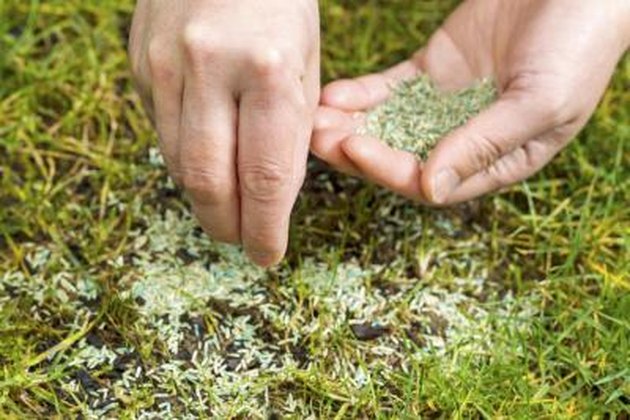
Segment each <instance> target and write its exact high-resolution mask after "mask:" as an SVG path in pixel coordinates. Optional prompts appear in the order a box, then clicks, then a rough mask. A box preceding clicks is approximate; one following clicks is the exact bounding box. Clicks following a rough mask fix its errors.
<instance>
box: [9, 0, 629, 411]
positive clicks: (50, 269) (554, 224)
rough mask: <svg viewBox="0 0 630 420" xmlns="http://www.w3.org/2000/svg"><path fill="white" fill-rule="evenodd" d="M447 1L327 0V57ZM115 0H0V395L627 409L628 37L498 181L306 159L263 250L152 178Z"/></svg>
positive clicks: (373, 407) (156, 404)
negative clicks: (194, 214) (577, 105)
mask: <svg viewBox="0 0 630 420" xmlns="http://www.w3.org/2000/svg"><path fill="white" fill-rule="evenodd" d="M383 3H386V5H384V4H383ZM377 6H378V7H377ZM451 7H452V4H449V2H446V1H422V2H419V1H416V0H396V1H388V2H376V1H358V0H357V1H354V0H352V1H351V0H347V1H341V0H336V1H332V0H330V1H326V2H324V4H323V19H324V26H325V28H324V29H325V38H326V40H325V51H324V75H325V77H326V79H330V78H333V77H338V76H344V75H356V74H360V73H362V72H365V71H369V70H374V69H378V68H381V67H383V66H385V65H387V64H391V63H393V62H395V61H397V60H399V59H401V58H402V57H404V56H405V55H406V54H408V53H410V52H411V51H413V50H414V49H415V48H416V47H417V46H418V45H419V44H421V43H422V42H424V41H426V38H427V36H428V35H429V34H430V33H431V31H432V30H433V29H434V28H435V27H436V25H437V24H438V23H439V21H440V20H441V19H443V17H444V16H445V15H446V13H447V12H448V10H449V9H450V8H451ZM131 8H132V5H131V2H130V1H124V2H118V1H78V0H76V1H46V2H38V1H31V2H21V1H2V2H0V16H2V18H1V19H0V52H1V54H0V81H1V82H0V183H1V184H0V417H2V418H7V417H8V418H27V417H51V416H55V415H56V416H60V417H67V416H78V415H79V414H82V415H83V416H87V417H98V416H102V415H104V414H107V415H109V416H111V417H123V418H131V417H144V418H151V417H152V416H157V415H159V416H160V417H161V418H169V417H175V418H185V417H204V416H211V415H214V416H217V417H220V418H226V417H236V416H241V417H252V418H260V417H267V416H273V415H275V416H280V417H296V418H302V417H304V416H306V415H309V414H310V415H314V416H317V417H323V418H328V417H330V418H334V417H336V418H346V417H365V416H367V417H374V416H380V417H390V416H395V417H403V418H404V417H416V416H418V415H423V416H427V417H435V416H446V417H450V416H456V417H470V416H484V417H485V416H487V417H495V416H501V415H504V416H515V417H540V416H545V417H553V418H556V417H572V416H574V415H576V414H585V415H586V416H591V415H598V416H602V415H605V414H606V413H610V414H616V415H620V416H621V418H623V417H624V416H626V418H627V415H628V411H627V410H628V408H627V407H628V405H629V404H630V367H629V363H628V361H629V360H630V350H629V347H630V346H629V340H630V333H629V332H630V294H629V293H628V291H629V290H630V280H629V277H628V273H629V272H630V258H629V254H628V245H629V239H630V236H629V234H630V206H628V203H629V202H630V197H629V195H630V185H629V182H630V177H629V175H630V174H629V172H630V171H629V168H630V157H629V154H628V139H629V138H630V127H629V124H630V98H629V93H628V92H630V62H629V61H630V60H627V59H626V60H625V61H624V62H623V63H622V65H621V66H620V68H619V70H618V72H617V75H616V78H615V81H614V82H613V84H612V87H611V89H610V90H609V92H608V93H607V95H606V97H605V99H604V100H603V103H602V105H601V107H600V108H599V110H598V112H597V114H596V115H595V116H594V118H593V120H592V122H591V123H590V124H589V126H588V128H587V129H586V130H585V131H584V132H583V133H582V134H581V135H580V137H579V139H578V140H577V141H576V142H574V143H573V145H572V146H571V147H570V148H569V149H568V150H567V151H566V152H565V153H564V154H563V155H562V156H561V157H560V158H558V159H557V160H556V161H555V162H554V163H553V164H552V165H550V166H549V167H548V168H547V169H546V170H545V171H544V172H543V173H541V174H540V175H538V176H537V177H536V178H534V179H533V180H531V181H530V182H529V183H527V184H523V185H520V186H517V187H515V188H513V189H512V190H510V191H509V192H506V193H505V194H502V195H499V196H495V197H490V198H486V199H483V200H481V201H479V202H476V203H472V204H470V205H466V206H463V207H459V208H455V209H451V210H447V211H435V210H426V209H422V208H417V207H414V206H412V205H410V204H408V203H406V202H404V201H402V200H400V199H398V198H395V197H393V196H391V195H390V194H388V193H386V192H383V191H380V190H378V189H377V188H375V187H373V186H370V185H366V184H364V183H362V182H360V181H356V180H351V179H348V178H346V177H343V176H340V175H336V174H334V173H332V172H330V171H328V170H327V169H326V168H325V167H324V166H323V165H321V164H318V163H315V162H314V163H312V164H311V167H310V172H309V176H308V181H307V186H306V188H305V190H304V192H303V194H302V196H301V198H300V201H299V203H298V206H297V209H296V212H295V217H294V224H293V229H292V240H291V249H290V252H289V256H288V259H287V261H286V263H285V264H284V265H283V266H282V267H280V268H278V269H276V270H273V271H269V272H265V271H261V270H258V269H256V268H254V267H252V266H250V265H248V264H247V262H246V261H245V260H244V259H243V257H242V255H241V254H240V252H239V251H238V250H237V249H232V248H225V247H222V246H218V245H216V244H212V243H210V242H209V241H208V240H207V239H205V238H204V237H203V235H201V234H200V232H199V229H198V228H196V227H195V223H194V221H192V220H191V218H190V216H189V214H188V212H187V209H186V204H185V201H184V200H183V199H182V198H181V196H180V194H179V193H178V192H177V191H176V190H175V189H174V188H173V187H172V185H170V184H169V182H168V180H167V178H166V176H165V172H164V169H163V166H162V165H161V163H160V159H159V157H158V155H157V153H156V151H155V149H154V144H155V139H154V135H153V133H152V131H151V129H150V127H149V125H148V124H147V121H146V119H145V118H144V116H143V113H142V111H141V110H140V109H139V106H138V100H137V97H136V96H135V95H134V93H133V92H132V89H131V87H130V84H129V80H128V70H127V63H126V57H125V53H124V41H123V40H124V36H125V31H126V28H127V26H128V23H129V14H130V12H131ZM576 93H577V94H579V92H576Z"/></svg>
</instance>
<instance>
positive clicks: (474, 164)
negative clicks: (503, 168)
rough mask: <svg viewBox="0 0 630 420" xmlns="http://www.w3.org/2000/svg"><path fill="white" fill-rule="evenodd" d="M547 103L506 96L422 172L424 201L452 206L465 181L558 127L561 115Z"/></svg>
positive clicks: (444, 143) (441, 148) (450, 139)
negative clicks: (452, 198)
mask: <svg viewBox="0 0 630 420" xmlns="http://www.w3.org/2000/svg"><path fill="white" fill-rule="evenodd" d="M545 102H546V101H544V100H541V99H540V98H536V97H535V95H532V94H531V93H524V92H510V91H507V92H505V93H504V94H503V95H502V96H501V97H500V98H499V99H498V100H497V101H496V102H495V103H494V104H492V105H491V106H490V107H489V108H488V109H486V110H485V111H483V112H482V113H481V114H479V115H478V116H477V117H475V118H473V119H472V120H470V121H469V122H468V123H467V124H465V125H464V126H462V127H460V128H458V129H456V130H455V131H453V132H452V133H451V134H449V135H447V136H446V137H445V138H444V139H442V140H441V141H440V142H439V143H438V145H437V146H436V148H435V149H434V150H433V151H432V152H431V154H430V156H429V159H428V161H427V163H426V165H425V167H424V171H423V174H422V182H421V187H422V192H423V196H424V197H425V198H426V199H427V200H428V201H429V202H432V203H434V204H438V205H440V204H448V203H449V198H450V197H451V196H452V194H453V193H454V192H455V191H456V190H457V189H458V188H459V187H460V186H461V185H462V183H464V181H465V180H466V179H468V178H470V177H471V176H473V175H475V174H476V173H478V172H480V171H484V170H486V169H488V168H490V167H491V166H492V165H493V164H494V163H495V162H496V161H497V160H498V159H500V158H501V157H502V156H504V155H506V154H508V153H510V152H511V151H513V150H514V149H516V148H518V147H520V146H522V145H523V144H525V143H526V142H527V141H528V140H530V139H532V138H535V137H537V136H539V135H541V134H543V133H545V132H547V131H549V130H550V129H552V128H553V127H554V126H556V125H557V124H558V118H557V115H558V112H554V110H552V109H551V107H550V106H549V103H545ZM490 190H491V188H488V191H490Z"/></svg>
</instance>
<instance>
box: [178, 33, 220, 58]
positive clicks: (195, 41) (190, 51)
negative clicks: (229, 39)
mask: <svg viewBox="0 0 630 420" xmlns="http://www.w3.org/2000/svg"><path fill="white" fill-rule="evenodd" d="M182 46H183V50H184V53H185V54H186V57H187V58H188V60H189V61H190V62H191V63H192V64H202V63H204V62H207V61H208V60H211V59H212V58H213V57H215V56H216V54H217V53H218V52H219V48H220V45H219V43H218V42H217V41H216V39H215V36H214V35H213V34H212V33H210V31H208V30H207V29H206V28H204V27H202V26H201V25H198V24H191V25H188V26H187V27H185V28H184V31H183V34H182Z"/></svg>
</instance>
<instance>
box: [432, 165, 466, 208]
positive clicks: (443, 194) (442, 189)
mask: <svg viewBox="0 0 630 420" xmlns="http://www.w3.org/2000/svg"><path fill="white" fill-rule="evenodd" d="M459 183H460V179H459V176H458V175H457V174H456V173H455V171H453V170H452V169H450V168H447V169H442V170H441V171H440V172H438V173H437V175H436V176H435V177H434V178H433V188H432V191H431V195H432V197H433V201H434V202H435V203H436V204H444V203H446V201H447V200H448V198H449V196H450V195H451V194H452V193H453V191H455V188H457V186H458V185H459Z"/></svg>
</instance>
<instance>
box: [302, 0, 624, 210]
mask: <svg viewBox="0 0 630 420" xmlns="http://www.w3.org/2000/svg"><path fill="white" fill-rule="evenodd" d="M629 31H630V2H624V1H617V0H581V1H575V0H519V1H506V0H469V1H466V2H463V3H462V4H461V5H460V7H459V8H458V9H456V10H455V12H454V13H453V14H452V15H451V16H450V17H449V18H448V20H447V21H446V22H445V23H444V25H443V26H442V27H441V28H440V29H439V30H438V31H437V32H436V33H435V34H434V35H433V36H432V37H431V39H430V41H429V43H428V45H427V46H426V47H425V48H422V49H421V50H420V51H418V52H417V53H416V54H415V55H414V56H413V57H412V58H411V59H409V60H408V61H405V62H403V63H401V64H398V65H397V66H395V67H393V68H391V69H388V70H386V71H384V72H382V73H376V74H370V75H367V76H362V77H359V78H357V79H353V80H339V81H335V82H333V83H331V84H329V85H328V86H326V87H325V88H324V91H323V94H322V106H321V107H320V108H319V111H318V115H317V117H316V123H315V133H314V136H313V142H312V145H311V149H312V151H313V153H314V154H315V155H317V156H319V157H320V158H322V159H324V160H326V161H327V162H329V163H330V164H331V165H333V166H334V167H336V168H337V169H339V170H341V171H344V172H347V173H350V174H356V175H361V176H364V177H366V178H368V179H370V180H372V181H374V182H376V183H378V184H381V185H383V186H385V187H387V188H390V189H391V190H394V191H396V192H398V193H400V194H402V195H404V196H406V197H409V198H411V199H415V200H419V201H422V202H425V203H427V204H435V205H448V204H454V203H458V202H462V201H466V200H469V199H472V198H475V197H478V196H480V195H483V194H485V193H488V192H492V191H495V190H498V189H501V188H503V187H506V186H508V185H511V184H513V183H516V182H518V181H521V180H523V179H526V178H527V177H529V176H531V175H532V174H534V173H535V172H537V171H538V170H539V169H541V168H542V167H543V166H544V165H546V164H547V163H548V162H549V161H550V160H551V159H552V158H553V157H554V156H555V155H556V154H557V153H558V152H559V151H560V150H561V149H562V148H564V147H565V146H566V145H567V143H568V142H569V141H570V140H571V139H572V138H573V137H574V136H575V135H576V134H577V133H578V132H579V130H580V129H581V128H582V127H583V126H584V125H585V124H586V122H587V121H588V119H589V117H590V116H591V114H592V113H593V111H594V109H595V107H596V106H597V103H598V101H599V100H600V98H601V97H602V95H603V92H604V91H605V89H606V86H607V84H608V83H609V80H610V78H611V76H612V74H613V72H614V69H615V66H616V64H617V62H618V61H619V59H620V57H621V56H622V55H623V54H624V52H625V50H626V49H627V48H628V45H629V43H630V33H629ZM419 73H426V74H428V75H429V76H430V77H431V78H432V79H433V80H434V81H435V82H436V84H437V85H438V86H439V87H440V88H441V89H443V90H447V91H451V90H458V89H461V88H464V87H467V86H469V85H470V84H472V83H473V82H474V81H475V80H476V79H480V78H485V77H491V78H494V80H495V81H496V83H497V86H498V88H499V91H500V95H499V97H498V99H497V100H496V102H495V103H493V104H492V105H491V106H490V107H489V108H488V109H486V110H485V111H483V112H482V113H481V114H480V115H478V116H477V117H475V118H473V119H472V120H470V121H469V122H468V123H467V124H465V125H464V126H462V127H460V128H458V129H456V130H454V131H453V132H452V133H451V134H449V135H447V136H446V137H445V138H443V139H442V140H441V141H440V142H439V143H438V145H437V146H436V147H435V149H434V150H433V151H432V152H431V153H430V155H429V158H428V159H427V161H426V162H420V161H419V160H418V159H417V158H416V157H414V156H412V155H411V154H409V153H407V152H402V151H397V150H393V149H391V148H390V147H388V146H387V145H385V144H384V143H382V142H381V141H379V140H378V139H375V138H370V137H367V136H361V135H358V134H356V133H357V128H358V127H359V126H360V125H361V124H362V116H363V114H362V113H363V112H364V111H366V110H368V109H370V108H372V107H374V106H377V105H379V104H380V103H382V102H383V101H385V100H387V98H388V97H389V95H390V93H391V87H392V85H394V84H395V83H396V82H398V81H400V80H403V79H407V78H411V77H414V76H416V75H418V74H419Z"/></svg>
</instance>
